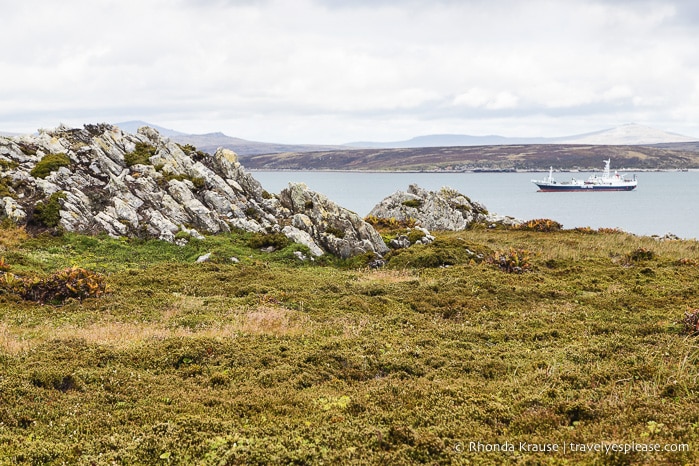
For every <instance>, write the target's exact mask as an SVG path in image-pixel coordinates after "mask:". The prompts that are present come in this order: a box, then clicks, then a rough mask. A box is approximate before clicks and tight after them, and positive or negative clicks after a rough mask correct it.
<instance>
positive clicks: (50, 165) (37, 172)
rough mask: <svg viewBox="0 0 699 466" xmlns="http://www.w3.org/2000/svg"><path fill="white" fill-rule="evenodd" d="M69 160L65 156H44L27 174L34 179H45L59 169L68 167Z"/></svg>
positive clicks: (61, 154)
mask: <svg viewBox="0 0 699 466" xmlns="http://www.w3.org/2000/svg"><path fill="white" fill-rule="evenodd" d="M69 166H70V159H69V158H68V156H67V155H66V154H63V153H60V154H46V155H45V156H44V157H42V159H41V160H40V161H39V162H38V163H37V164H36V165H35V166H34V168H32V171H30V172H29V174H30V175H32V176H33V177H34V178H46V177H47V176H49V175H50V174H51V172H54V171H56V170H58V169H59V168H61V167H69Z"/></svg>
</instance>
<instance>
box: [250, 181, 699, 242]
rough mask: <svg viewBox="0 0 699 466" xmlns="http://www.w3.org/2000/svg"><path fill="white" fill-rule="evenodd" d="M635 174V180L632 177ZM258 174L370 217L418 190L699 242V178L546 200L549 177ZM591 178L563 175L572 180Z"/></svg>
mask: <svg viewBox="0 0 699 466" xmlns="http://www.w3.org/2000/svg"><path fill="white" fill-rule="evenodd" d="M627 174H628V175H632V174H633V173H632V172H630V173H627ZM252 175H253V176H254V177H255V178H256V179H257V180H258V181H260V183H262V186H263V187H264V188H265V189H266V190H267V191H269V192H274V193H279V192H280V191H281V190H282V189H283V188H285V187H286V186H287V184H288V183H289V182H290V181H294V182H303V183H306V184H307V185H308V186H309V188H311V189H313V190H314V191H319V192H321V193H323V194H325V195H326V196H328V197H329V198H330V199H332V200H333V201H335V202H337V203H338V204H340V205H341V206H343V207H346V208H348V209H350V210H353V211H355V212H357V213H358V214H360V215H362V216H365V215H367V214H368V213H369V211H370V210H371V209H372V208H373V207H374V206H375V205H376V204H377V203H379V202H380V201H381V200H382V199H383V198H384V197H386V196H388V195H390V194H392V193H393V192H395V191H398V190H403V191H405V190H406V189H407V188H408V185H410V184H411V183H417V184H418V186H420V187H422V188H426V189H429V190H436V189H439V188H441V187H442V186H450V187H452V188H454V189H456V190H458V191H460V192H461V193H463V194H465V195H466V196H468V197H470V198H471V199H472V200H474V201H477V202H480V203H481V204H484V205H485V206H486V208H487V209H488V210H489V211H490V212H495V213H498V214H501V215H510V216H512V217H516V218H520V219H523V220H530V219H534V218H550V219H553V220H556V221H558V222H560V223H562V224H563V227H564V228H574V227H578V226H589V227H592V228H600V227H616V228H621V229H623V230H625V231H628V232H631V233H636V234H639V235H654V234H655V235H664V234H666V233H673V234H675V235H677V236H680V237H682V238H699V220H698V219H697V217H698V215H697V214H699V172H640V173H637V177H638V188H636V190H634V191H630V192H606V193H604V192H578V193H540V192H537V187H536V186H535V185H534V184H532V183H531V181H530V180H531V179H542V178H543V177H545V176H546V174H545V173H448V174H445V173H357V172H313V171H311V172H289V171H287V172H267V171H255V172H252ZM588 176H589V173H557V174H554V177H555V178H556V179H557V180H559V181H566V180H569V179H570V178H572V177H575V178H578V179H585V178H587V177H588Z"/></svg>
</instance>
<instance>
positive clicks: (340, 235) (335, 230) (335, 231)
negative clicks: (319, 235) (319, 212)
mask: <svg viewBox="0 0 699 466" xmlns="http://www.w3.org/2000/svg"><path fill="white" fill-rule="evenodd" d="M325 233H327V234H329V235H333V236H335V237H336V238H344V237H345V231H344V230H340V229H339V228H335V227H331V226H329V227H328V228H326V229H325Z"/></svg>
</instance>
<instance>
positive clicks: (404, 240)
mask: <svg viewBox="0 0 699 466" xmlns="http://www.w3.org/2000/svg"><path fill="white" fill-rule="evenodd" d="M388 247H390V248H391V249H405V248H409V247H410V240H409V239H408V237H407V236H405V235H399V236H398V237H396V238H394V239H392V240H391V241H390V242H389V244H388Z"/></svg>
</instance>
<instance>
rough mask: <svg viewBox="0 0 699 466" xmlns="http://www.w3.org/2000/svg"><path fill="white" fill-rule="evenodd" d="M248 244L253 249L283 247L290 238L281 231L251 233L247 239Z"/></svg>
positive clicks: (289, 241)
mask: <svg viewBox="0 0 699 466" xmlns="http://www.w3.org/2000/svg"><path fill="white" fill-rule="evenodd" d="M247 244H248V246H250V247H251V248H254V249H262V248H268V247H270V246H272V247H274V248H275V249H284V248H285V247H287V246H288V245H289V244H291V240H290V239H289V238H287V237H286V236H284V234H282V233H252V234H251V235H250V237H249V238H248V241H247Z"/></svg>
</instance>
